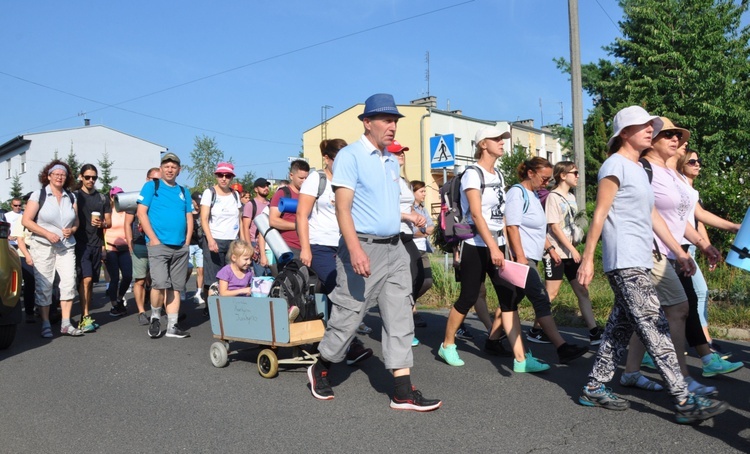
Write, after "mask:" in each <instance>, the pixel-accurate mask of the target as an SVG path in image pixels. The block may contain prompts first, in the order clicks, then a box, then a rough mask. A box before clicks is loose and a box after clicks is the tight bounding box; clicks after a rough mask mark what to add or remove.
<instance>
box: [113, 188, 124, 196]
mask: <svg viewBox="0 0 750 454" xmlns="http://www.w3.org/2000/svg"><path fill="white" fill-rule="evenodd" d="M121 192H125V191H123V190H122V188H121V187H119V186H112V189H110V190H109V196H110V197H112V196H113V195H115V194H119V193H121Z"/></svg>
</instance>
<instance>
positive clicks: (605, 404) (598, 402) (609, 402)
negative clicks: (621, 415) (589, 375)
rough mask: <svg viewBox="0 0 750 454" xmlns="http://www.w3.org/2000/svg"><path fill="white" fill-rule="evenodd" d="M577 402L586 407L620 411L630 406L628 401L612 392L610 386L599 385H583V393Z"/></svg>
mask: <svg viewBox="0 0 750 454" xmlns="http://www.w3.org/2000/svg"><path fill="white" fill-rule="evenodd" d="M578 403H580V404H581V405H584V406H586V407H602V408H606V409H607V410H616V411H622V410H627V409H628V408H630V402H628V401H627V400H625V399H623V398H622V397H620V396H618V395H617V394H615V393H613V392H612V390H611V389H610V388H607V387H606V386H604V385H599V387H598V388H596V389H589V387H588V386H584V387H583V394H582V395H581V397H579V398H578Z"/></svg>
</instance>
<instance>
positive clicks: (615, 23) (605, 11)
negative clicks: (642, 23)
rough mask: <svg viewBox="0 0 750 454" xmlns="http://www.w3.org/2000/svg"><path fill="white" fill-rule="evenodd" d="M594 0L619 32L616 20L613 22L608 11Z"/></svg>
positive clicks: (597, 0)
mask: <svg viewBox="0 0 750 454" xmlns="http://www.w3.org/2000/svg"><path fill="white" fill-rule="evenodd" d="M595 1H596V4H597V5H599V8H601V9H602V11H603V12H604V15H605V16H607V19H609V21H610V22H612V25H614V26H615V29H617V32H618V33H619V32H620V26H619V25H617V22H615V21H614V20H613V19H612V18H611V17H610V16H609V13H607V10H606V9H604V7H603V6H602V4H601V3H599V0H595Z"/></svg>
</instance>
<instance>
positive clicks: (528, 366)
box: [513, 352, 549, 373]
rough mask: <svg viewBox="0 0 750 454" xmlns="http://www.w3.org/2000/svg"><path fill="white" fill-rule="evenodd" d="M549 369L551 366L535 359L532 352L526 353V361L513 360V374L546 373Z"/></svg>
mask: <svg viewBox="0 0 750 454" xmlns="http://www.w3.org/2000/svg"><path fill="white" fill-rule="evenodd" d="M547 369H549V364H547V363H545V362H544V361H541V360H538V359H536V358H534V356H532V354H531V352H528V353H526V359H524V360H523V361H521V362H519V361H518V360H516V359H514V360H513V372H518V373H536V372H544V371H545V370H547Z"/></svg>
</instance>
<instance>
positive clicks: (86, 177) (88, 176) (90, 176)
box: [83, 175, 99, 181]
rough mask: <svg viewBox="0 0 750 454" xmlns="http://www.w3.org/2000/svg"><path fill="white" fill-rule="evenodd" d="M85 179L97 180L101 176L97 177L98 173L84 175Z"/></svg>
mask: <svg viewBox="0 0 750 454" xmlns="http://www.w3.org/2000/svg"><path fill="white" fill-rule="evenodd" d="M83 179H84V180H86V181H89V180H93V181H96V180H98V179H99V177H97V176H96V175H84V176H83Z"/></svg>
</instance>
